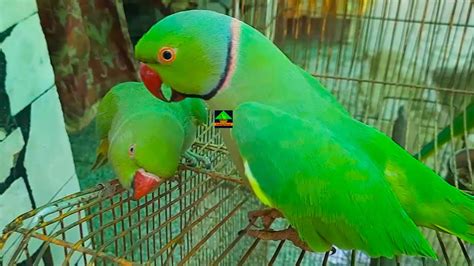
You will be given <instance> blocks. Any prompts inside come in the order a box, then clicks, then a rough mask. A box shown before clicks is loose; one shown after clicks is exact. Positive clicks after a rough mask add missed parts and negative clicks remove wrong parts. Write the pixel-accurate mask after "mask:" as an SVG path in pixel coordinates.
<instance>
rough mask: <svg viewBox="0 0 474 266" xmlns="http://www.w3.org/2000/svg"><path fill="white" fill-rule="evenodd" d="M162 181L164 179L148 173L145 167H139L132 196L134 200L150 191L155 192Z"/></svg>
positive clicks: (134, 179)
mask: <svg viewBox="0 0 474 266" xmlns="http://www.w3.org/2000/svg"><path fill="white" fill-rule="evenodd" d="M161 183H162V180H161V179H160V178H159V177H158V176H156V175H153V174H151V173H148V172H146V171H145V170H143V169H139V170H138V171H136V172H135V176H134V178H133V184H132V187H133V195H132V198H133V199H134V200H139V199H141V198H142V197H143V196H145V195H147V194H148V193H150V192H153V191H154V190H155V189H156V188H157V187H158V186H159V185H160V184H161Z"/></svg>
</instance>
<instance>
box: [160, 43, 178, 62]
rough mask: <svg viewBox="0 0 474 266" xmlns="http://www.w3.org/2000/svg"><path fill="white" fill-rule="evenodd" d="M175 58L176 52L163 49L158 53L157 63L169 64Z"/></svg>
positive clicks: (166, 48) (170, 49)
mask: <svg viewBox="0 0 474 266" xmlns="http://www.w3.org/2000/svg"><path fill="white" fill-rule="evenodd" d="M175 58H176V51H175V50H174V49H173V48H170V47H163V48H161V49H160V51H159V52H158V61H159V62H160V63H162V64H170V63H172V62H173V61H174V59H175Z"/></svg>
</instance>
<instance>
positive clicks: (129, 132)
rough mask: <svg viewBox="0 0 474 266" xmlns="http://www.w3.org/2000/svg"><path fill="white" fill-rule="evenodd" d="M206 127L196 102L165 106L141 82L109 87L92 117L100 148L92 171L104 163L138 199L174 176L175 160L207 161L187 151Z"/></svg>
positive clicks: (201, 103) (200, 105)
mask: <svg viewBox="0 0 474 266" xmlns="http://www.w3.org/2000/svg"><path fill="white" fill-rule="evenodd" d="M206 121H207V108H206V106H205V103H204V101H202V100H200V99H187V100H185V101H182V102H180V103H165V102H163V101H160V100H158V99H156V98H155V97H153V96H152V95H151V94H150V93H149V92H148V91H147V89H146V88H145V86H143V83H141V82H124V83H120V84H118V85H116V86H114V87H113V88H112V89H111V90H110V91H109V92H108V93H107V94H106V95H105V96H104V98H103V99H102V101H101V102H100V105H99V109H98V114H97V133H98V136H99V138H100V144H99V146H98V148H97V159H96V161H95V163H94V165H93V167H92V168H93V169H96V168H98V167H100V166H102V165H103V164H105V163H106V162H107V161H110V163H111V165H112V167H113V169H114V171H115V173H116V174H117V176H118V180H119V181H120V184H121V185H122V186H123V187H125V188H132V189H133V198H134V199H139V198H141V197H143V196H144V195H146V194H148V193H149V192H151V191H153V190H154V189H155V188H156V187H157V186H158V185H159V184H161V183H162V182H163V181H164V180H167V179H169V178H171V177H173V176H174V174H175V172H176V170H177V168H178V164H179V162H180V160H181V156H182V155H183V156H184V157H186V158H187V159H188V160H189V161H190V162H191V163H192V164H196V163H197V161H199V160H200V161H203V162H204V163H205V165H206V167H209V164H210V162H209V160H208V159H207V158H206V157H203V156H199V155H197V154H195V153H193V152H191V151H190V150H189V148H190V146H191V144H192V143H193V142H194V139H195V137H196V127H197V126H198V125H200V124H203V123H206Z"/></svg>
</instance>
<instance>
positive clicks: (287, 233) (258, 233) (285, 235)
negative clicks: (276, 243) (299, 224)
mask: <svg viewBox="0 0 474 266" xmlns="http://www.w3.org/2000/svg"><path fill="white" fill-rule="evenodd" d="M247 235H249V236H251V237H255V238H258V239H261V240H289V241H291V242H293V244H294V245H295V246H297V247H299V248H301V249H302V250H305V251H309V252H312V250H311V249H310V248H309V247H308V245H307V244H306V243H305V242H304V241H303V240H301V238H300V237H299V235H298V233H297V232H296V230H295V229H293V228H291V227H290V228H288V229H284V230H280V231H273V230H247Z"/></svg>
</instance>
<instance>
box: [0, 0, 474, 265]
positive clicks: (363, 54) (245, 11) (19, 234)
mask: <svg viewBox="0 0 474 266" xmlns="http://www.w3.org/2000/svg"><path fill="white" fill-rule="evenodd" d="M473 3H474V2H472V1H469V0H465V1H448V0H437V1H429V0H412V1H408V0H406V1H404V0H380V1H375V0H340V1H331V0H306V1H303V0H300V1H297V0H292V1H290V0H286V1H276V0H274V1H272V0H268V1H263V0H252V1H248V0H241V1H232V7H233V10H232V13H233V16H235V17H237V18H239V19H241V20H243V21H245V22H247V23H248V24H250V25H253V26H254V27H255V28H257V29H258V30H260V31H261V32H262V33H264V34H265V35H266V36H268V37H269V38H270V39H272V40H273V41H274V42H275V43H276V44H277V45H278V46H279V47H280V48H281V49H282V51H284V53H285V54H286V55H287V56H288V57H289V58H291V59H292V60H293V61H294V62H295V63H296V64H298V65H300V66H302V67H303V68H305V69H306V70H307V71H308V72H310V73H313V75H315V76H316V77H318V78H319V79H320V80H321V82H322V83H323V84H324V85H325V86H326V87H327V88H329V89H330V90H331V91H332V92H333V93H334V94H335V95H336V96H337V98H338V99H339V100H340V101H341V102H342V103H343V104H344V105H345V106H346V107H347V108H348V109H349V110H350V112H351V113H352V114H353V116H354V117H356V118H357V119H359V120H361V121H363V122H365V123H367V124H369V125H372V126H374V127H377V128H379V129H380V130H382V131H383V132H385V133H386V134H388V135H389V136H391V135H393V137H394V139H395V140H396V141H397V142H398V143H399V144H400V145H402V146H404V147H405V148H406V149H407V150H408V151H409V152H411V153H415V152H417V151H419V150H420V148H421V147H422V145H423V144H425V143H427V142H428V141H430V140H432V139H434V138H435V137H436V135H437V133H438V132H439V131H440V130H441V129H442V128H444V127H446V126H448V125H449V124H450V122H451V121H452V120H453V118H454V117H455V115H457V114H459V113H461V112H462V111H463V110H464V109H465V108H466V106H467V105H468V104H470V103H471V101H472V95H473V94H474V86H473V84H474V78H473V76H474V75H473V68H472V65H473V35H474V21H473V20H474V19H473V15H472V8H473V5H474V4H473ZM212 121H213V117H212V114H211V116H210V121H209V123H208V125H207V126H203V127H201V128H199V130H198V138H197V141H196V143H195V144H194V146H193V149H194V151H195V152H198V153H201V154H204V155H206V156H208V157H209V158H210V159H211V161H212V164H213V171H212V172H209V171H205V170H202V169H199V168H188V167H185V166H182V167H181V168H180V170H179V171H178V174H177V176H176V178H175V179H174V181H173V182H167V183H165V184H164V185H163V186H161V187H160V188H159V190H157V191H155V192H154V193H152V194H150V195H148V196H146V197H145V198H144V199H142V200H140V201H138V202H135V201H131V200H130V198H129V195H128V192H127V191H124V190H123V189H122V188H121V187H120V186H119V185H118V184H117V183H116V182H115V181H112V182H110V183H106V184H101V185H99V186H97V187H95V188H91V189H89V190H86V191H83V192H79V193H76V194H73V195H70V196H68V197H66V198H63V199H61V200H58V201H56V202H52V203H50V204H47V205H45V206H43V207H40V208H38V209H36V210H33V211H31V212H28V213H25V214H23V215H21V216H20V217H18V218H17V219H16V220H15V221H13V222H12V223H11V224H10V225H8V226H7V227H6V228H5V230H4V232H3V233H4V234H3V236H2V238H1V239H0V249H2V248H3V249H2V257H1V259H0V260H1V261H2V262H3V263H8V264H16V263H19V262H25V263H26V264H34V265H36V264H44V265H51V264H53V263H59V262H58V261H54V262H53V258H55V259H57V258H60V260H61V261H60V262H63V261H64V263H63V264H66V265H69V264H74V265H76V264H78V265H83V264H88V265H96V264H97V265H108V264H126V265H127V264H128V265H130V264H147V265H149V264H153V265H157V264H158V265H167V264H171V265H175V264H177V265H184V264H187V265H218V264H219V265H235V264H239V265H242V264H247V265H262V264H276V265H290V264H297V265H315V264H331V265H348V264H350V265H356V264H357V265H368V264H370V265H378V264H380V265H389V264H390V263H397V264H404V265H472V258H473V257H474V247H473V246H472V245H468V244H467V243H463V242H462V241H461V240H459V239H457V238H455V237H453V236H450V235H447V234H443V233H437V232H435V231H432V230H428V229H422V230H423V233H424V234H425V236H426V238H427V239H428V240H429V242H430V243H431V245H432V246H433V247H434V249H435V250H436V252H437V253H438V256H439V257H440V259H439V261H437V262H435V261H431V260H427V259H420V258H413V257H405V256H403V257H399V258H397V259H396V260H394V261H389V260H383V259H379V260H375V259H372V260H370V258H368V257H367V256H365V255H364V254H363V253H361V252H358V251H341V250H338V251H337V252H336V254H334V255H331V256H328V254H316V253H308V252H304V251H301V250H299V249H297V248H296V247H295V246H293V245H292V244H291V243H288V241H260V240H258V239H253V238H250V237H248V236H246V235H245V234H239V231H240V230H243V229H246V228H249V227H250V225H249V223H248V219H247V212H248V211H250V210H255V209H259V208H262V206H261V205H260V204H259V203H258V201H257V200H256V199H255V198H254V197H253V196H252V194H251V192H249V191H248V190H247V189H245V188H244V187H243V186H241V185H239V184H238V183H236V182H233V181H232V180H226V179H225V178H224V177H227V178H237V173H236V171H235V168H234V166H233V165H232V163H231V161H230V159H229V156H228V154H227V151H226V148H225V145H224V144H223V141H222V137H221V135H220V134H219V132H218V131H217V130H216V129H215V128H214V127H213V126H212ZM472 142H473V139H472V137H470V134H469V132H468V131H465V132H463V134H461V136H460V137H457V138H453V139H452V140H451V141H450V142H449V143H447V144H446V145H444V146H442V147H440V148H439V149H436V150H435V155H434V156H432V157H431V158H430V159H429V160H427V162H426V163H427V165H429V166H430V167H432V168H433V169H434V170H435V171H437V172H438V173H440V175H441V176H443V177H446V178H447V179H448V180H449V181H450V182H451V183H452V184H453V185H456V186H463V188H464V189H471V190H472V188H473V186H472V185H473V178H472V165H471V159H470V155H471V151H472V150H471V146H472ZM472 155H474V153H472ZM460 158H461V159H460ZM463 162H464V163H463ZM234 180H235V179H234ZM274 226H275V228H284V227H286V226H288V225H287V224H285V221H284V220H277V221H276V222H274Z"/></svg>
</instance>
